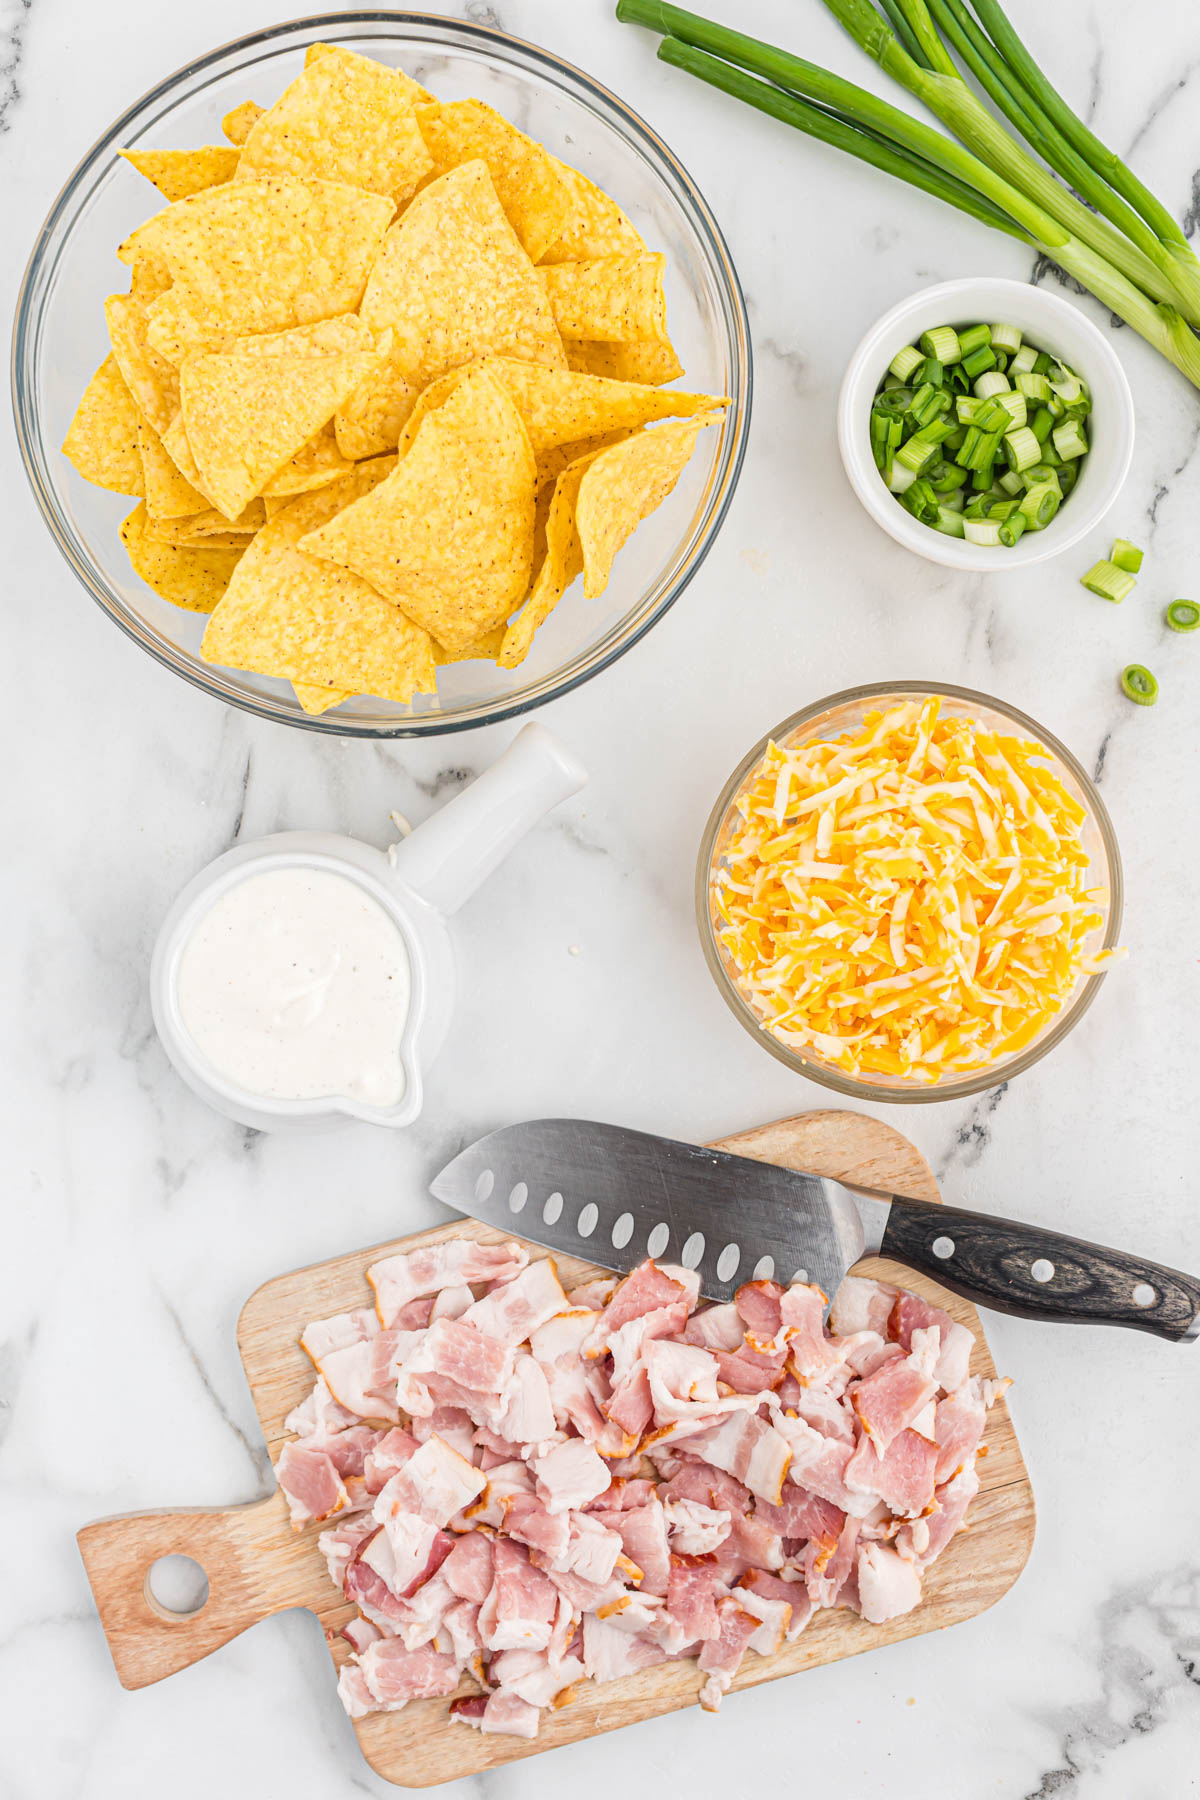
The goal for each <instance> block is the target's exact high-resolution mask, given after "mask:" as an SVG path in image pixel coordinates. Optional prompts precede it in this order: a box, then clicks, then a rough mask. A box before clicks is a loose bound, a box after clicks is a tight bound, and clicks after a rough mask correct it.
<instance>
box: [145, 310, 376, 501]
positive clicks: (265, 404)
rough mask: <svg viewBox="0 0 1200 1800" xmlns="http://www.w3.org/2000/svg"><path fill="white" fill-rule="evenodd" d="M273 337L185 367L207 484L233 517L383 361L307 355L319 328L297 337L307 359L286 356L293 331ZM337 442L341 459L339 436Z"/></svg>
mask: <svg viewBox="0 0 1200 1800" xmlns="http://www.w3.org/2000/svg"><path fill="white" fill-rule="evenodd" d="M334 323H335V324H338V325H341V324H343V323H348V321H334ZM266 335H267V337H268V338H269V339H270V340H271V341H270V342H269V343H267V344H264V343H263V341H262V340H261V339H260V340H259V341H258V342H257V344H255V343H254V342H253V341H251V342H250V343H249V344H247V343H246V342H245V340H241V339H239V340H238V341H237V343H235V344H234V345H233V346H232V348H231V349H230V350H229V351H215V352H212V353H210V354H208V355H204V356H194V357H189V359H188V360H187V362H185V363H184V365H183V367H182V369H181V370H180V376H179V390H180V403H181V408H182V413H183V423H184V429H185V431H186V433H187V441H188V445H189V446H190V449H191V452H192V456H193V458H194V460H195V464H196V468H197V470H198V471H199V475H200V486H201V487H202V489H203V491H204V492H205V493H206V494H207V495H208V497H209V499H210V500H211V501H212V503H213V505H214V506H215V507H216V508H217V510H218V512H221V513H223V514H224V515H225V517H226V518H227V519H233V518H236V517H237V515H238V513H240V512H241V510H242V508H243V507H244V506H245V505H246V504H247V503H248V502H249V501H250V500H251V499H253V498H254V496H255V495H256V494H258V493H260V492H261V491H262V489H263V488H264V487H265V486H266V484H267V482H268V481H270V479H271V477H272V476H273V475H275V474H276V473H277V472H278V471H279V470H280V469H281V468H282V466H283V464H284V463H286V462H287V461H288V459H289V458H290V457H293V456H295V455H296V453H297V451H300V450H303V449H304V447H305V446H306V445H307V444H308V442H309V440H310V439H311V438H313V437H315V435H316V434H317V432H319V431H320V429H321V427H322V426H323V425H326V424H328V423H329V421H330V420H331V419H332V418H333V415H334V413H335V411H336V410H337V408H338V407H339V406H340V405H341V403H342V401H343V400H344V399H345V398H346V397H347V395H348V394H351V393H353V391H354V389H355V388H356V387H357V386H358V384H359V382H360V381H361V380H362V379H363V377H364V376H365V375H366V374H367V373H368V372H369V371H370V370H371V369H372V368H373V367H374V365H375V363H376V361H377V355H376V352H375V350H374V349H373V348H372V349H368V350H349V351H344V352H342V353H341V354H334V355H331V356H313V355H312V354H305V353H303V352H305V351H307V350H308V349H309V346H310V345H311V342H312V336H313V333H312V328H311V327H301V328H300V329H299V331H298V332H297V334H296V336H297V338H298V339H299V340H300V342H299V344H298V345H297V347H298V348H300V349H301V352H302V353H301V354H299V355H291V354H287V353H286V352H287V351H288V350H289V347H290V340H291V334H290V333H287V332H280V333H268V334H266ZM330 444H331V447H332V451H333V453H334V455H335V456H336V455H337V454H338V451H337V445H336V443H335V442H333V438H332V432H331V433H330ZM308 485H312V483H311V482H310V483H308Z"/></svg>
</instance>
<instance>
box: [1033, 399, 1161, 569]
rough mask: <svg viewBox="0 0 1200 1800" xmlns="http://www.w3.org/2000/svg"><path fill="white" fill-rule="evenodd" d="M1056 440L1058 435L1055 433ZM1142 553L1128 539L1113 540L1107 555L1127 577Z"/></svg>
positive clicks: (1139, 565)
mask: <svg viewBox="0 0 1200 1800" xmlns="http://www.w3.org/2000/svg"><path fill="white" fill-rule="evenodd" d="M1054 435H1055V437H1056V438H1057V436H1058V433H1057V432H1055V434H1054ZM1143 554H1144V553H1143V552H1142V551H1141V550H1139V549H1138V547H1137V545H1136V544H1131V543H1130V541H1129V539H1128V538H1114V539H1113V547H1112V549H1111V550H1110V551H1109V553H1108V560H1109V562H1115V563H1116V565H1117V567H1118V569H1124V570H1125V573H1126V574H1127V575H1136V574H1137V572H1138V570H1139V569H1140V568H1141V566H1142V556H1143Z"/></svg>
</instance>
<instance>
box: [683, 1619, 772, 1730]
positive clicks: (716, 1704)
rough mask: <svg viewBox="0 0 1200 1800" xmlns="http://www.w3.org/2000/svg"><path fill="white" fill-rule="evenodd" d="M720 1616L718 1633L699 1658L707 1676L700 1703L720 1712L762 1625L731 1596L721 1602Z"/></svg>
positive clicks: (702, 1650) (704, 1647) (707, 1710)
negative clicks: (747, 1647)
mask: <svg viewBox="0 0 1200 1800" xmlns="http://www.w3.org/2000/svg"><path fill="white" fill-rule="evenodd" d="M717 1614H718V1618H719V1623H720V1628H719V1631H718V1633H717V1635H716V1637H714V1638H711V1639H710V1640H709V1641H708V1642H707V1643H706V1644H705V1645H704V1646H703V1647H702V1649H701V1651H700V1655H699V1658H698V1659H697V1660H698V1661H699V1664H700V1669H701V1672H702V1673H703V1674H705V1675H707V1676H708V1680H707V1681H706V1682H705V1683H704V1685H703V1687H702V1688H701V1689H700V1704H701V1706H702V1707H703V1708H704V1710H705V1711H706V1712H717V1711H719V1710H720V1705H721V1700H722V1698H723V1696H724V1695H725V1694H727V1693H728V1691H729V1688H730V1686H731V1684H732V1682H733V1678H734V1676H735V1675H736V1674H737V1672H738V1667H739V1665H740V1663H741V1660H742V1657H743V1655H744V1654H745V1651H746V1646H747V1645H748V1644H749V1642H750V1639H751V1638H752V1637H753V1636H754V1634H755V1632H756V1631H757V1630H758V1628H759V1626H760V1624H761V1623H762V1621H761V1620H760V1619H757V1618H755V1616H754V1614H753V1613H750V1612H747V1611H746V1609H745V1607H744V1606H742V1605H740V1603H739V1602H738V1601H737V1600H735V1599H733V1598H732V1597H729V1598H726V1599H724V1600H722V1601H721V1603H720V1605H719V1606H718V1608H717Z"/></svg>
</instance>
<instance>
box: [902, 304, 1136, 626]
mask: <svg viewBox="0 0 1200 1800" xmlns="http://www.w3.org/2000/svg"><path fill="white" fill-rule="evenodd" d="M1014 384H1015V385H1014ZM1090 412H1091V397H1090V394H1089V392H1088V387H1087V383H1086V382H1084V381H1083V380H1082V379H1081V378H1080V377H1079V376H1078V375H1076V373H1075V371H1074V370H1073V369H1070V368H1068V367H1067V365H1066V364H1065V363H1063V362H1060V361H1059V360H1058V359H1057V358H1056V357H1052V356H1051V355H1050V354H1049V353H1048V352H1047V351H1045V350H1039V349H1038V347H1037V345H1036V344H1031V343H1027V342H1026V341H1025V340H1024V337H1023V335H1022V332H1021V330H1020V328H1019V327H1018V326H1016V325H1006V324H1004V323H1000V324H995V325H992V324H986V323H982V322H980V323H975V324H972V323H970V322H968V323H967V324H964V325H961V326H954V325H933V326H931V327H930V328H929V330H928V331H924V332H922V334H921V337H920V340H919V343H917V344H905V345H903V346H902V347H901V348H900V349H898V350H897V351H896V353H895V355H894V356H893V357H892V360H891V362H890V364H889V365H888V368H887V371H886V373H885V375H884V377H883V380H882V382H881V384H880V387H879V391H878V392H877V393H876V395H875V397H874V399H873V401H872V403H871V422H870V441H871V453H872V457H873V459H874V462H875V466H876V468H877V469H878V470H879V474H880V479H881V480H882V481H883V482H884V483H885V484H886V485H887V487H888V488H889V489H890V490H891V492H892V493H893V494H894V495H895V496H896V499H897V500H898V501H899V503H900V504H901V505H902V506H903V507H904V508H905V509H906V511H907V512H909V513H910V514H911V516H912V517H913V518H915V519H917V520H918V521H919V522H921V523H922V524H925V525H929V526H930V527H931V528H932V529H934V530H936V531H941V532H944V533H947V534H948V535H952V536H955V537H957V536H965V537H966V538H967V539H968V540H969V541H970V542H972V543H978V544H986V545H997V544H998V545H1001V546H1003V547H1005V548H1011V547H1012V546H1013V545H1014V544H1016V543H1017V542H1018V541H1019V539H1020V538H1021V536H1022V534H1023V533H1024V532H1026V531H1043V530H1044V529H1045V528H1046V526H1047V525H1049V524H1050V522H1051V521H1052V519H1053V518H1054V516H1055V514H1056V513H1057V511H1058V509H1059V507H1060V506H1061V505H1062V502H1063V500H1064V499H1065V498H1066V496H1067V495H1068V494H1069V493H1070V492H1071V489H1072V488H1073V487H1074V486H1075V483H1076V481H1077V479H1078V475H1079V470H1080V465H1081V461H1082V458H1083V457H1084V456H1086V455H1087V453H1088V440H1087V433H1086V431H1085V428H1084V421H1085V420H1086V418H1087V417H1088V415H1089V414H1090ZM1060 473H1061V475H1062V479H1061V481H1060V479H1059V476H1060ZM967 526H970V527H972V529H969V530H968V529H965V527H967ZM976 527H978V528H981V529H974V528H976ZM1002 527H1004V532H1003V535H1000V533H1001V528H1002ZM1119 548H1121V546H1120V545H1115V546H1114V550H1113V564H1114V565H1116V564H1117V553H1118V549H1119ZM1128 548H1129V549H1130V550H1132V549H1133V548H1134V547H1133V546H1129V547H1128ZM1122 554H1124V551H1123V550H1122ZM1105 566H1106V567H1109V566H1113V565H1105ZM1114 573H1115V575H1116V577H1117V584H1118V586H1119V585H1120V581H1121V579H1123V571H1122V569H1121V568H1120V566H1115V567H1114ZM1092 575H1095V571H1092V572H1091V575H1089V577H1087V578H1085V585H1086V584H1087V582H1088V581H1090V579H1091V576H1092ZM1111 586H1112V582H1111V578H1110V579H1109V580H1108V582H1107V588H1111ZM1107 588H1106V597H1107V598H1123V597H1124V593H1123V592H1122V593H1111V592H1108V591H1107ZM1127 591H1128V590H1127V589H1126V590H1124V592H1127Z"/></svg>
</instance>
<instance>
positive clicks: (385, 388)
mask: <svg viewBox="0 0 1200 1800" xmlns="http://www.w3.org/2000/svg"><path fill="white" fill-rule="evenodd" d="M406 355H407V352H406V351H405V350H404V349H402V348H400V347H398V346H397V345H396V344H395V343H394V342H393V344H392V346H391V348H390V350H389V351H388V352H387V355H386V356H384V357H383V358H382V359H381V362H380V365H379V367H378V368H377V369H376V370H375V371H374V372H373V373H372V374H370V375H368V376H367V378H366V380H365V381H362V382H360V383H359V385H358V386H357V387H356V388H355V390H354V392H353V393H352V394H351V395H350V397H349V399H347V400H346V401H345V402H344V403H343V404H342V405H341V406H340V407H339V408H338V410H337V413H336V414H335V416H334V421H333V425H334V431H335V433H336V436H337V446H338V449H339V450H340V451H341V453H342V455H343V456H345V457H348V458H349V459H350V461H351V462H361V461H362V460H363V458H364V457H368V456H382V455H383V454H384V453H385V452H386V451H388V450H394V449H395V448H396V445H397V444H398V443H399V442H400V432H401V430H402V429H403V426H404V421H405V420H406V419H407V418H408V416H409V414H410V413H411V412H412V409H413V407H414V405H415V404H416V400H417V389H416V388H415V387H414V386H413V384H412V383H411V382H410V381H408V380H407V379H406V378H405V376H404V374H403V372H402V370H401V366H400V365H401V361H402V359H403V358H405V357H406Z"/></svg>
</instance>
